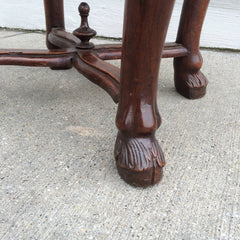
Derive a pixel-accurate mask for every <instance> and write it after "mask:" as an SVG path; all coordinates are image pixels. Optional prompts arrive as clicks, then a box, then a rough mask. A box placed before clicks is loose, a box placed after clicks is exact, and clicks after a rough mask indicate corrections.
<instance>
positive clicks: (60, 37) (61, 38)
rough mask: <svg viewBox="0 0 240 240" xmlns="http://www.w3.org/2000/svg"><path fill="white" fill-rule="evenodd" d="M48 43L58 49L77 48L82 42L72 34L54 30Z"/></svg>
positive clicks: (49, 35) (57, 29) (62, 30)
mask: <svg viewBox="0 0 240 240" xmlns="http://www.w3.org/2000/svg"><path fill="white" fill-rule="evenodd" d="M48 41H49V42H50V43H52V44H54V46H57V47H58V48H75V47H76V46H77V45H78V44H79V43H80V42H81V41H80V40H79V39H78V38H77V37H75V36H74V35H72V34H71V33H69V32H66V31H65V30H64V29H59V28H52V30H51V32H50V33H49V34H48ZM75 51H76V50H75Z"/></svg>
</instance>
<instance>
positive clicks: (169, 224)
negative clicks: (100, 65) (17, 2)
mask: <svg viewBox="0 0 240 240" xmlns="http://www.w3.org/2000/svg"><path fill="white" fill-rule="evenodd" d="M44 39H45V36H44V35H43V34H41V33H28V34H26V33H20V32H8V31H1V32H0V48H11V47H12V48H45V43H44ZM96 42H97V43H99V42H103V41H102V40H101V41H100V40H96ZM104 42H106V41H104ZM202 54H203V57H204V60H205V62H204V66H203V72H204V73H205V75H206V76H207V77H208V79H209V80H210V83H209V86H208V93H207V95H206V96H205V97H204V98H203V99H200V100H194V101H191V100H187V99H185V98H183V97H182V96H180V95H178V94H177V93H176V91H175V89H174V86H173V68H172V60H171V59H168V60H163V61H162V65H161V71H160V80H159V88H158V105H159V109H160V113H161V116H162V119H163V123H162V126H161V127H160V129H159V130H158V132H157V139H158V140H159V142H160V145H161V147H162V149H163V151H164V153H165V157H166V161H167V165H166V167H165V168H164V178H163V180H162V182H161V183H160V184H159V185H157V186H154V187H150V188H147V189H141V188H134V187H131V186H129V185H127V184H125V183H124V182H123V181H122V180H121V179H120V177H119V176H118V173H117V170H116V167H115V162H114V159H113V146H114V141H115V138H116V134H117V131H116V128H115V124H114V120H115V114H116V109H117V106H116V105H115V104H114V103H113V102H112V100H111V99H110V97H109V96H108V95H107V94H106V93H105V92H104V91H103V90H101V89H100V88H99V87H97V86H95V85H94V84H92V83H91V82H90V81H88V80H87V79H85V78H84V77H82V76H81V75H79V74H78V73H77V71H76V70H74V69H73V70H69V71H51V70H50V69H48V68H30V67H24V68H23V67H16V66H0V76H1V77H0V146H1V147H0V183H1V188H0V239H2V240H8V239H14V240H16V239H24V240H25V239H56V240H57V239H59V240H62V239H80V240H84V239H96V240H99V239H104V240H105V239H106V240H108V239H109V240H112V239H113V240H114V239H120V240H125V239H126V240H129V239H143V240H150V239H154V240H155V239H156V240H158V239H161V240H162V239H167V240H168V239H179V240H180V239H184V240H194V239H196V240H198V239H204V240H206V239H214V240H215V239H216V240H218V239H222V240H225V239H231V240H233V239H234V240H239V239H240V84H239V80H240V79H239V76H240V53H231V52H216V51H206V50H204V51H202ZM114 63H115V64H117V65H119V62H118V61H115V62H114Z"/></svg>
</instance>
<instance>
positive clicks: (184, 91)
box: [174, 0, 209, 99]
mask: <svg viewBox="0 0 240 240" xmlns="http://www.w3.org/2000/svg"><path fill="white" fill-rule="evenodd" d="M208 4H209V0H185V1H184V5H183V10H182V15H181V21H180V26H179V30H178V35H177V41H176V42H177V43H181V44H183V45H184V46H185V47H186V48H187V49H188V50H189V55H188V56H186V57H182V58H175V59H174V69H175V76H174V81H175V87H176V89H177V91H178V92H179V93H180V94H181V95H183V96H185V97H187V98H190V99H196V98H201V97H203V96H204V95H205V93H206V86H207V84H208V80H207V79H206V77H205V76H204V75H203V74H202V73H201V71H200V69H201V67H202V63H203V60H202V56H201V54H200V52H199V42H200V36H201V30H202V25H203V22H204V18H205V15H206V11H207V7H208Z"/></svg>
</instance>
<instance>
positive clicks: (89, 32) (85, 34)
mask: <svg viewBox="0 0 240 240" xmlns="http://www.w3.org/2000/svg"><path fill="white" fill-rule="evenodd" d="M78 11H79V14H80V16H81V26H80V27H79V28H78V29H76V30H75V31H74V32H73V34H74V35H75V36H76V37H77V38H79V39H80V40H81V43H80V44H78V45H77V46H76V47H77V48H79V49H91V48H93V47H94V45H93V43H90V42H89V40H90V39H91V38H93V37H94V36H95V35H96V34H97V32H96V31H95V30H93V29H91V28H90V27H89V25H88V16H89V11H90V7H89V5H88V4H87V3H85V2H82V3H81V4H80V5H79V7H78Z"/></svg>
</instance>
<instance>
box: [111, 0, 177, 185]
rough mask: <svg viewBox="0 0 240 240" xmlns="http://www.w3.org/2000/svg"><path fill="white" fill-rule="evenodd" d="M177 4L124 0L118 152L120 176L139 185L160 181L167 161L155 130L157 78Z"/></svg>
mask: <svg viewBox="0 0 240 240" xmlns="http://www.w3.org/2000/svg"><path fill="white" fill-rule="evenodd" d="M173 4H174V0H168V1H166V0H147V1H139V0H126V3H125V17H124V30H123V31H124V33H123V49H122V68H121V87H120V101H119V105H118V112H117V117H116V125H117V127H118V129H119V133H118V136H117V140H116V144H115V151H114V154H115V158H116V162H117V168H118V172H119V174H120V176H121V177H122V178H123V179H124V180H125V181H126V182H127V183H129V184H133V185H135V186H141V187H147V186H149V185H151V184H155V183H158V182H159V181H160V180H161V178H162V167H163V166H164V165H165V160H164V156H163V152H162V150H161V148H160V146H159V144H158V142H157V140H156V138H155V136H154V135H155V131H156V130H157V128H158V127H159V126H160V124H161V118H160V115H159V112H158V108H157V99H156V95H157V82H158V72H159V65H160V59H161V55H162V50H163V46H164V41H165V37H166V32H167V28H168V24H169V20H170V16H171V12H172V8H173ZM136 39H137V40H136Z"/></svg>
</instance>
